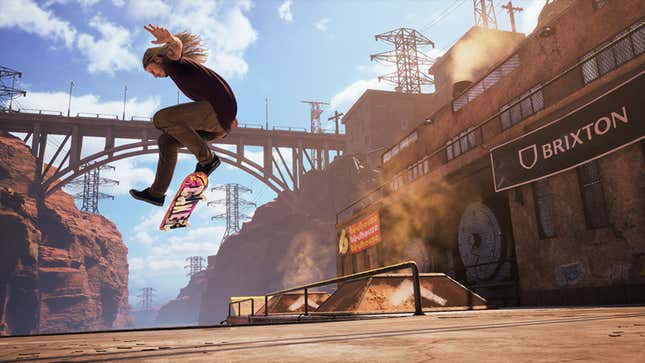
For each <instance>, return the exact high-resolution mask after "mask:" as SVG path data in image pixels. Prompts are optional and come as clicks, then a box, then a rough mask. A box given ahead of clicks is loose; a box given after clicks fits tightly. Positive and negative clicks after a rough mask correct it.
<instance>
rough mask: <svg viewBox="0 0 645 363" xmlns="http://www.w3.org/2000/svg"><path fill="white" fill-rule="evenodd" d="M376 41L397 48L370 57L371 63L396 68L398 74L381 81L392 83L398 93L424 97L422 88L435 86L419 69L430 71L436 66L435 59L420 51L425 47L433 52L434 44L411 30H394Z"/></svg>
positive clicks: (384, 77)
mask: <svg viewBox="0 0 645 363" xmlns="http://www.w3.org/2000/svg"><path fill="white" fill-rule="evenodd" d="M374 38H375V39H376V41H379V40H382V41H384V42H386V43H389V44H392V45H394V50H391V51H387V52H383V53H378V54H372V55H370V60H372V61H373V60H377V61H381V62H387V63H394V64H396V72H392V73H390V74H386V75H384V76H379V77H378V80H379V81H381V80H386V81H388V82H391V83H393V84H394V85H395V86H396V90H397V91H401V92H404V93H421V85H423V84H434V80H433V79H432V77H430V76H429V75H427V74H425V73H423V72H421V71H419V66H427V67H429V66H431V65H432V64H433V63H434V59H432V58H431V57H430V56H428V55H426V54H424V53H423V52H421V51H420V50H419V49H417V47H419V46H424V45H431V46H432V47H433V48H434V42H433V41H432V40H430V39H428V38H426V36H424V35H423V34H421V33H419V32H418V31H416V30H414V29H409V28H400V29H395V30H392V31H389V32H386V33H382V34H378V35H376V36H374ZM427 67H426V68H427Z"/></svg>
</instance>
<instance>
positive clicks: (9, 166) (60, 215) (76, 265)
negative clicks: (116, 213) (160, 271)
mask: <svg viewBox="0 0 645 363" xmlns="http://www.w3.org/2000/svg"><path fill="white" fill-rule="evenodd" d="M34 171H35V160H34V158H33V156H32V155H31V153H30V150H29V149H28V148H27V147H26V146H25V144H24V143H23V142H22V141H21V140H19V139H17V138H14V137H12V136H6V135H4V134H0V335H14V334H36V333H55V332H70V331H88V330H102V329H114V328H124V327H126V326H128V325H129V324H130V318H129V310H130V307H129V305H128V263H127V253H128V249H127V247H126V246H125V245H124V243H123V241H122V239H121V234H120V233H119V231H118V230H117V229H116V226H115V225H114V223H112V222H110V221H109V220H107V219H105V218H104V217H102V216H99V215H94V214H90V213H85V212H80V211H79V210H78V209H77V208H76V206H75V204H74V200H73V199H72V197H71V196H70V195H69V194H67V193H65V192H63V191H57V192H56V193H54V194H53V195H51V196H49V197H47V199H44V200H43V198H42V197H40V196H39V194H38V188H37V185H36V184H35V183H34V174H35V172H34Z"/></svg>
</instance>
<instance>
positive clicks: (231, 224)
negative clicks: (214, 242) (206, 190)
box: [208, 183, 255, 241]
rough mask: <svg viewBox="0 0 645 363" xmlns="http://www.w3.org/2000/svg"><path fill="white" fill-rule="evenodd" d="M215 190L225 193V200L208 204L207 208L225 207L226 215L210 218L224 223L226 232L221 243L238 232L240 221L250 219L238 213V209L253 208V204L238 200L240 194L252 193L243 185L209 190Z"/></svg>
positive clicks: (231, 184) (228, 185)
mask: <svg viewBox="0 0 645 363" xmlns="http://www.w3.org/2000/svg"><path fill="white" fill-rule="evenodd" d="M215 190H218V191H225V192H226V197H225V199H219V200H215V201H212V202H208V205H209V206H222V205H224V206H225V207H226V213H222V214H218V215H216V216H214V217H211V220H213V219H220V220H225V221H226V231H224V236H223V237H222V241H224V240H225V239H226V238H228V236H230V235H232V234H234V233H237V232H239V231H240V229H241V228H240V219H248V218H250V217H249V216H247V215H245V214H242V213H240V209H243V208H248V207H255V203H253V202H249V201H246V200H243V199H240V192H242V193H245V192H246V193H253V191H252V190H251V189H249V188H247V187H245V186H243V185H239V184H235V183H229V184H225V185H218V186H216V187H213V188H212V189H211V191H215Z"/></svg>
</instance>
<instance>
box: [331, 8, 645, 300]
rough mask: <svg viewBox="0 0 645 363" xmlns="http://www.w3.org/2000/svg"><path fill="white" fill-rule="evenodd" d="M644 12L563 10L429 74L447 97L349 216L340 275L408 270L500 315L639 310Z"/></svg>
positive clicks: (401, 144)
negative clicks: (479, 58)
mask: <svg viewBox="0 0 645 363" xmlns="http://www.w3.org/2000/svg"><path fill="white" fill-rule="evenodd" d="M644 16H645V8H644V7H643V6H642V1H639V0H625V1H620V2H619V1H600V0H558V1H555V2H550V3H548V4H547V5H546V6H545V7H544V9H543V10H542V13H541V14H540V17H539V22H538V25H537V27H536V28H535V30H534V31H533V32H532V33H531V34H529V35H527V36H526V37H525V38H524V37H512V36H511V37H509V38H510V39H511V41H512V42H514V44H515V45H514V46H513V47H510V48H508V47H504V49H505V52H506V54H502V57H501V58H499V59H494V60H493V62H492V64H489V65H488V66H485V65H481V64H478V65H477V67H475V68H476V69H477V72H471V73H470V77H463V76H461V75H460V74H459V73H453V74H448V75H446V73H445V71H442V69H441V67H440V66H441V65H442V63H441V62H438V64H435V66H433V68H431V69H430V73H433V72H435V73H440V74H444V76H436V78H437V79H438V80H441V79H445V80H446V82H454V83H453V85H452V89H451V88H450V87H448V86H447V85H446V84H445V83H444V84H443V87H438V88H437V94H436V95H435V99H439V100H440V99H442V97H443V98H445V99H447V100H448V101H447V102H445V103H444V104H443V105H441V106H440V107H439V108H438V109H437V110H436V111H434V112H433V113H432V114H431V115H430V116H429V118H428V121H427V122H424V123H421V124H419V125H417V126H416V127H415V128H414V129H413V130H412V131H411V132H410V133H408V134H407V135H405V136H403V137H402V138H401V139H400V140H398V141H396V142H394V143H393V144H392V145H391V146H389V147H388V149H386V150H385V152H384V153H383V154H382V155H381V170H382V173H381V177H382V179H381V182H382V186H381V187H380V188H378V189H376V190H375V191H374V192H372V193H370V194H368V196H369V197H368V198H364V200H363V202H361V203H355V204H353V205H352V206H351V207H350V208H346V209H345V210H344V211H342V212H341V213H340V214H339V221H338V225H337V229H338V236H339V249H338V250H339V255H338V258H337V269H338V274H339V275H340V274H348V273H351V272H357V271H361V270H365V269H368V268H374V267H377V266H382V265H387V264H390V263H396V262H400V261H402V260H408V259H412V260H415V261H417V263H418V264H419V265H420V266H421V269H422V270H423V271H428V272H429V271H436V272H446V273H448V274H450V275H452V276H454V277H455V278H457V279H458V280H459V281H461V282H463V283H465V284H467V285H468V286H470V287H471V288H473V289H474V290H475V291H476V292H479V293H480V294H482V295H484V296H485V297H487V298H489V300H490V301H491V302H492V303H493V304H499V305H518V304H519V305H533V304H539V305H553V304H601V303H630V302H643V301H645V267H644V265H645V193H644V191H645V181H644V180H645V179H644V177H645V175H644V174H645V168H644V166H645V161H644V159H645V145H644V141H643V139H644V137H645V136H644V134H645V132H644V131H643V124H644V123H645V120H644V114H643V109H642V107H643V106H642V104H643V102H642V99H643V96H642V94H643V92H642V91H643V90H644V89H645V80H644V79H645V76H644V71H645V69H644V68H645V67H644V64H645V56H643V52H644V51H645V26H644V20H643V19H644ZM469 33H472V31H471V32H469ZM472 36H473V34H467V35H466V37H472ZM470 43H471V44H476V43H479V42H470ZM458 44H459V42H458ZM456 46H457V44H456V45H455V47H456ZM455 47H453V48H455ZM501 53H504V52H501ZM460 54H463V55H460ZM466 54H471V52H470V51H468V50H467V49H459V51H458V52H457V51H455V52H454V53H453V54H451V55H450V56H451V57H452V58H453V59H452V61H453V62H457V63H459V62H460V59H461V57H465V55H466ZM464 62H466V63H468V62H469V60H467V59H466V60H464ZM444 63H448V62H444ZM484 64H485V62H484ZM449 70H450V69H449ZM441 72H443V73H441ZM442 92H443V93H442ZM440 93H441V94H440ZM375 211H377V214H378V227H373V226H372V225H370V224H369V223H368V224H365V223H363V222H364V220H365V218H366V216H369V215H371V214H372V213H374V212H375ZM365 226H367V227H372V229H370V231H369V232H374V231H378V232H379V234H378V238H376V237H374V238H372V240H371V242H372V243H367V244H366V243H364V242H365V241H364V240H363V239H361V238H362V237H365V236H371V235H370V234H369V233H367V232H366V231H361V228H363V227H365ZM350 230H351V231H353V232H354V233H355V236H351V232H349V231H350ZM361 232H363V233H362V234H360V233H361ZM348 233H349V235H350V236H349V237H348V236H347V235H348ZM359 234H360V235H359ZM343 236H344V237H346V238H347V242H346V243H347V244H349V245H352V243H359V242H360V243H363V244H362V247H361V248H353V249H352V248H341V247H343V246H344V244H345V242H343V238H341V237H343ZM359 237H361V238H359ZM352 252H353V253H352Z"/></svg>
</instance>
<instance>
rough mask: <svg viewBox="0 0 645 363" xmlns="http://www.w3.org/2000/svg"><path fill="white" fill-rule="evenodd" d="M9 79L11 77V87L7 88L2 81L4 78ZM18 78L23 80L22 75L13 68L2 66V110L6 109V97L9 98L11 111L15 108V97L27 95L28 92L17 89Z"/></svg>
mask: <svg viewBox="0 0 645 363" xmlns="http://www.w3.org/2000/svg"><path fill="white" fill-rule="evenodd" d="M9 77H11V87H7V86H5V85H4V82H3V81H2V79H3V78H9ZM16 77H17V78H22V73H21V72H18V71H16V70H13V69H11V68H7V67H3V66H0V109H4V107H5V104H6V103H5V102H6V101H4V98H5V97H8V98H9V111H11V108H12V106H13V97H14V96H15V95H22V96H26V95H27V92H25V91H23V90H21V89H17V88H16Z"/></svg>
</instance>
